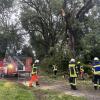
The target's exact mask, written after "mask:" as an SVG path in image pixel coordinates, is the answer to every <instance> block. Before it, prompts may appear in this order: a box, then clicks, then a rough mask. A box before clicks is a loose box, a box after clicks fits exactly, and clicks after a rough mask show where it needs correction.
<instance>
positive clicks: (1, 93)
mask: <svg viewBox="0 0 100 100" xmlns="http://www.w3.org/2000/svg"><path fill="white" fill-rule="evenodd" d="M0 100H36V99H35V96H34V95H33V92H32V91H30V90H29V89H28V88H27V87H25V86H23V85H20V84H17V83H14V82H8V81H5V80H3V81H1V80H0Z"/></svg>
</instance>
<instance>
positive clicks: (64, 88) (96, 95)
mask: <svg viewBox="0 0 100 100" xmlns="http://www.w3.org/2000/svg"><path fill="white" fill-rule="evenodd" d="M77 83H78V87H77V88H78V90H71V89H70V86H69V83H68V81H67V82H66V81H65V80H56V81H55V80H53V81H52V79H51V80H50V79H49V80H48V79H47V77H41V80H40V84H41V85H40V87H39V89H43V90H48V89H49V90H53V91H59V92H61V93H64V94H67V95H72V96H83V97H86V98H87V100H100V90H94V89H93V84H92V82H91V81H78V82H77Z"/></svg>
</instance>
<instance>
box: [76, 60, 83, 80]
mask: <svg viewBox="0 0 100 100" xmlns="http://www.w3.org/2000/svg"><path fill="white" fill-rule="evenodd" d="M77 75H78V77H80V78H81V79H83V80H84V68H83V66H82V64H81V62H80V61H78V62H77Z"/></svg>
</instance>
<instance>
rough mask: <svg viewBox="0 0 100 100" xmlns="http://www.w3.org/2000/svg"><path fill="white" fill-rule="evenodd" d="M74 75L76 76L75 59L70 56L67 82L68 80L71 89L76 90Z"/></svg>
mask: <svg viewBox="0 0 100 100" xmlns="http://www.w3.org/2000/svg"><path fill="white" fill-rule="evenodd" d="M76 77H77V72H76V64H75V59H73V58H72V59H71V60H70V62H69V82H70V86H71V89H73V90H77V88H76Z"/></svg>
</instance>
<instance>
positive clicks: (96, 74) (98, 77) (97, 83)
mask: <svg viewBox="0 0 100 100" xmlns="http://www.w3.org/2000/svg"><path fill="white" fill-rule="evenodd" d="M93 83H94V89H95V90H97V89H98V87H99V88H100V61H99V58H98V57H94V61H93Z"/></svg>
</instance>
